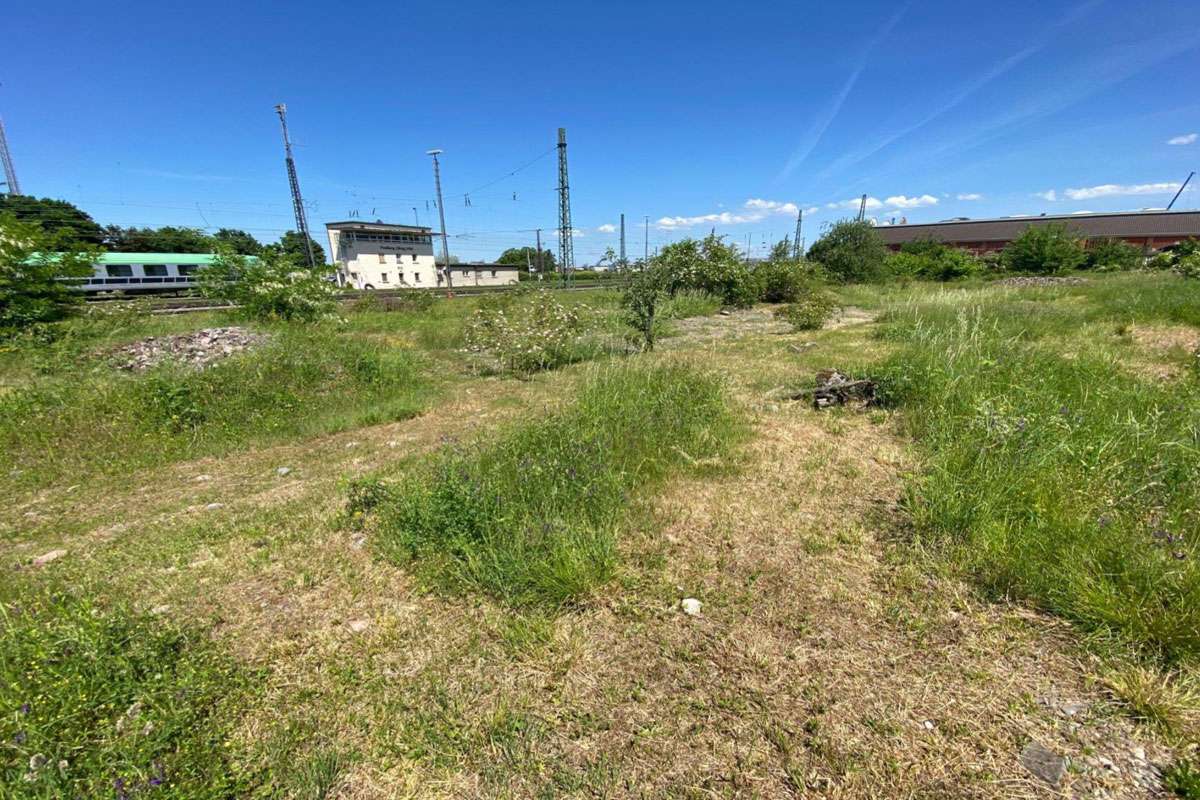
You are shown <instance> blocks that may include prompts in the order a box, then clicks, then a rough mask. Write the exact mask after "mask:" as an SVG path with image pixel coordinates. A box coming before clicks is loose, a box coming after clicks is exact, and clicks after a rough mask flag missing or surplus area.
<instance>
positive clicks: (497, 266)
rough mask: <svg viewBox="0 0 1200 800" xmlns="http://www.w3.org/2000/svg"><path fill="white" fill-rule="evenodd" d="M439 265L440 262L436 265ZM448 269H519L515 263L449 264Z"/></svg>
mask: <svg viewBox="0 0 1200 800" xmlns="http://www.w3.org/2000/svg"><path fill="white" fill-rule="evenodd" d="M438 266H439V267H440V266H441V264H439V265H438ZM450 269H520V267H519V266H517V265H516V264H476V263H474V262H472V263H470V264H451V265H450Z"/></svg>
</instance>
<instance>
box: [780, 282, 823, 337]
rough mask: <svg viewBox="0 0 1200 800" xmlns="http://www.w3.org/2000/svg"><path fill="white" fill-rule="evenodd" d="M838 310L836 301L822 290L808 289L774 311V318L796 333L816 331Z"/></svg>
mask: <svg viewBox="0 0 1200 800" xmlns="http://www.w3.org/2000/svg"><path fill="white" fill-rule="evenodd" d="M837 310H838V303H837V299H836V298H834V296H833V295H831V294H829V292H826V291H824V290H822V289H816V288H813V289H809V290H807V291H806V292H804V293H803V294H802V295H800V296H799V297H797V298H796V299H795V300H794V301H793V302H791V303H788V304H787V305H786V306H784V307H783V308H780V309H777V310H776V311H775V316H776V317H778V318H779V319H782V320H785V321H786V322H788V323H789V324H791V326H792V328H793V329H795V330H798V331H812V330H817V329H819V328H821V327H823V326H824V325H825V323H826V322H828V321H829V318H830V317H832V316H833V315H834V313H836V312H837Z"/></svg>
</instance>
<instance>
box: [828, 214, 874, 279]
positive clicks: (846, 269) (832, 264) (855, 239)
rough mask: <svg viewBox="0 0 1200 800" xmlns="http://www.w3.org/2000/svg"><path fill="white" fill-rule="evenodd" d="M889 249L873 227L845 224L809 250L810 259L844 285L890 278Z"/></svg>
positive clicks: (842, 222) (863, 223) (830, 230)
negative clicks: (888, 272) (888, 275)
mask: <svg viewBox="0 0 1200 800" xmlns="http://www.w3.org/2000/svg"><path fill="white" fill-rule="evenodd" d="M887 255H888V250H887V246H886V245H884V243H883V240H882V239H880V238H879V234H878V233H877V232H876V230H875V227H874V226H873V225H871V223H869V222H866V221H863V222H859V221H857V220H842V221H840V222H837V223H835V224H834V226H833V227H832V228H830V229H829V230H828V231H826V232H825V235H824V236H822V237H821V238H820V239H818V240H817V242H816V243H815V244H814V245H813V246H812V247H811V248H809V251H808V257H809V258H810V259H811V260H813V261H816V262H817V263H819V264H820V265H821V266H822V267H823V268H824V269H825V271H826V272H827V273H829V276H830V277H831V278H833V279H834V280H836V281H840V282H842V283H864V282H867V281H878V280H883V279H884V278H885V277H886V276H887V265H886V262H887Z"/></svg>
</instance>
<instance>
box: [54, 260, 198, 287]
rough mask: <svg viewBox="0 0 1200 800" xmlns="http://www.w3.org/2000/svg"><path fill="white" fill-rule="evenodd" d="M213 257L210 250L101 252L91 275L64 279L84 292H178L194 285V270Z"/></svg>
mask: <svg viewBox="0 0 1200 800" xmlns="http://www.w3.org/2000/svg"><path fill="white" fill-rule="evenodd" d="M215 258H216V256H215V255H214V254H212V253H104V254H103V255H101V256H100V260H99V261H97V262H96V264H95V265H94V267H93V270H92V274H91V275H89V276H86V277H82V278H66V279H65V280H66V281H67V282H68V283H70V284H72V285H73V286H74V287H75V288H76V289H79V290H80V291H83V292H86V293H88V294H97V293H99V292H125V293H129V294H145V293H150V292H158V293H164V292H182V291H188V290H190V289H194V288H195V286H196V278H195V275H196V272H197V271H198V270H200V269H201V268H202V267H207V266H208V265H209V264H211V263H212V262H213V260H214V259H215Z"/></svg>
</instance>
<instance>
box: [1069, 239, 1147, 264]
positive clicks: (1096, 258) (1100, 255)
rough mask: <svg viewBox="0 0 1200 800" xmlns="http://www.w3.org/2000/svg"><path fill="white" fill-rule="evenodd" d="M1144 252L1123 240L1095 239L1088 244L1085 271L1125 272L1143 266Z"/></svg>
mask: <svg viewBox="0 0 1200 800" xmlns="http://www.w3.org/2000/svg"><path fill="white" fill-rule="evenodd" d="M1143 260H1144V259H1143V258H1142V251H1141V249H1140V248H1137V247H1134V246H1133V245H1131V244H1130V243H1129V242H1126V241H1123V240H1121V239H1094V240H1092V241H1090V242H1088V246H1087V260H1086V261H1084V265H1083V266H1084V268H1085V269H1092V270H1096V271H1097V272H1125V271H1128V270H1131V269H1137V268H1138V267H1140V266H1141V265H1142V261H1143Z"/></svg>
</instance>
